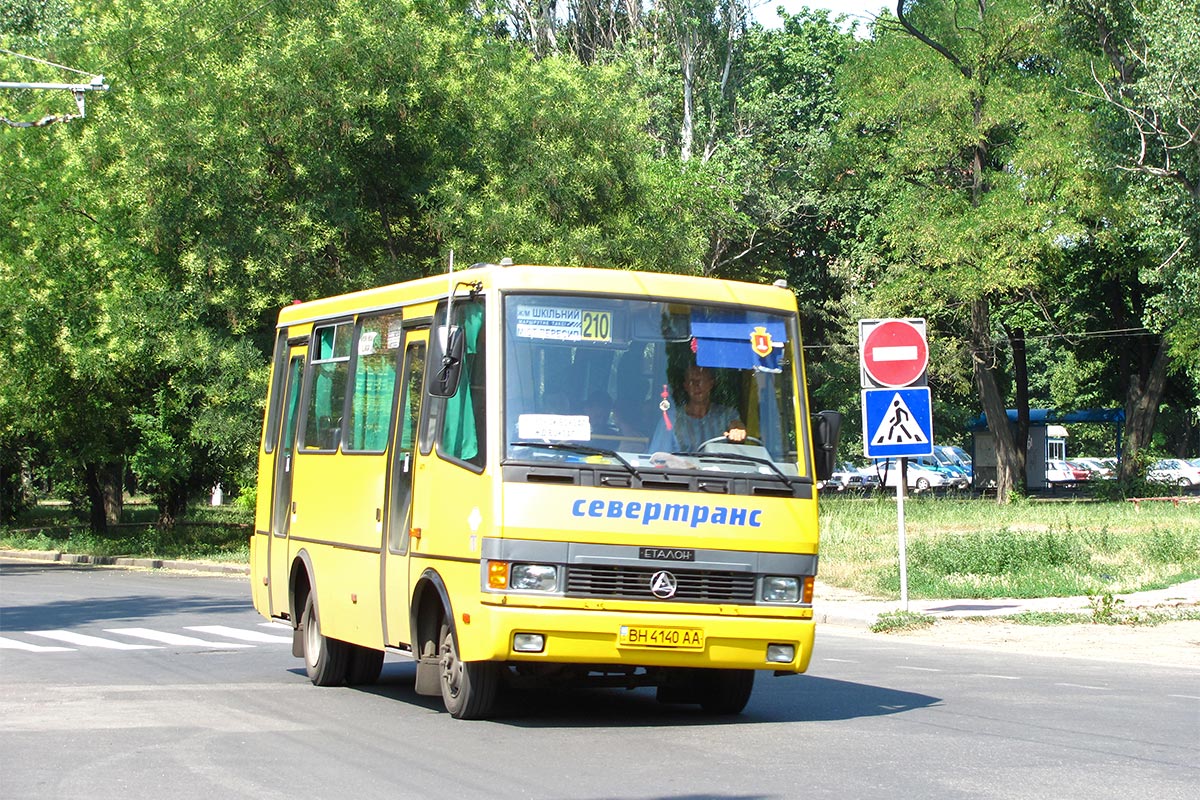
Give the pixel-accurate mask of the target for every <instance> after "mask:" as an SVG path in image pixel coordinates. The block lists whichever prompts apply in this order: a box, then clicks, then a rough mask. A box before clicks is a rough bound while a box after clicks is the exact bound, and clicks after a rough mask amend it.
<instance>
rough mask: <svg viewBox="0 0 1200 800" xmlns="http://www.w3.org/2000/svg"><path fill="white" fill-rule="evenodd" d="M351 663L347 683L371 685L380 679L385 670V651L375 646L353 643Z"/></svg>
mask: <svg viewBox="0 0 1200 800" xmlns="http://www.w3.org/2000/svg"><path fill="white" fill-rule="evenodd" d="M349 648H350V659H349V664H348V665H347V668H346V683H347V685H349V686H370V685H371V684H373V683H375V682H376V681H378V680H379V673H380V672H382V671H383V651H382V650H376V649H375V648H373V647H362V646H361V645H356V644H352V645H349Z"/></svg>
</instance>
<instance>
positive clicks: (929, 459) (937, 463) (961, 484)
mask: <svg viewBox="0 0 1200 800" xmlns="http://www.w3.org/2000/svg"><path fill="white" fill-rule="evenodd" d="M908 463H909V466H910V467H911V466H912V465H913V464H916V465H917V466H920V467H923V468H925V469H931V470H933V471H935V472H939V473H941V474H942V476H944V477H945V478H946V483H948V484H949V485H950V486H952V487H954V488H955V489H966V488H967V487H968V486H970V485H971V476H970V475H968V474H967V473H966V471H965V470H964V469H963V468H962V467H960V466H958V465H957V464H950V463H944V462H942V460H941V459H939V458H936V457H935V456H917V457H915V458H910V459H909V460H908Z"/></svg>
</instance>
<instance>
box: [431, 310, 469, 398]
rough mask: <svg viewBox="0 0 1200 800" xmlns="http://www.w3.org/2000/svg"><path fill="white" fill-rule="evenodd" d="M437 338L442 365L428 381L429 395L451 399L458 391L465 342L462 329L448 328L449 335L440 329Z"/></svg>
mask: <svg viewBox="0 0 1200 800" xmlns="http://www.w3.org/2000/svg"><path fill="white" fill-rule="evenodd" d="M438 338H439V340H440V341H439V344H441V350H442V363H441V364H440V365H439V366H438V367H437V371H436V372H434V373H433V376H432V378H431V379H430V381H429V393H430V394H431V395H433V396H434V397H451V396H453V395H454V393H455V392H456V391H457V390H458V379H459V377H460V376H461V375H462V360H463V351H464V349H465V348H466V341H467V340H466V336H465V334H464V333H463V329H462V327H461V326H458V325H455V326H454V327H452V328H450V333H449V335H447V334H446V329H445V328H444V327H443V328H441V329H440V330H439V331H438Z"/></svg>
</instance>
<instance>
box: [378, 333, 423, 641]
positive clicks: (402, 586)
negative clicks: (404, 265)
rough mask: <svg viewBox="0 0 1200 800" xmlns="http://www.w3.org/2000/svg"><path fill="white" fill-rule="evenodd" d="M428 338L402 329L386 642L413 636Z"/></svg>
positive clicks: (386, 560) (386, 551) (387, 542)
mask: <svg viewBox="0 0 1200 800" xmlns="http://www.w3.org/2000/svg"><path fill="white" fill-rule="evenodd" d="M428 343H429V330H428V329H420V330H409V331H407V332H406V334H405V339H404V366H403V372H402V373H401V375H402V378H401V383H400V405H399V408H398V413H397V415H396V433H395V437H396V438H395V440H394V441H393V443H392V451H391V453H392V454H391V464H390V465H389V469H388V476H389V477H388V493H387V514H386V517H385V519H386V524H385V525H384V529H383V539H384V541H383V545H384V546H383V574H382V576H381V580H382V582H383V587H382V588H383V611H384V614H383V625H384V631H383V633H384V639H385V640H386V642H387V644H389V645H397V644H402V643H403V644H410V642H409V638H410V637H411V633H410V631H409V623H408V619H409V616H408V604H409V603H408V601H409V597H408V593H409V586H408V551H409V544H410V541H409V538H410V537H409V534H410V531H411V520H412V487H413V470H414V467H415V462H414V457H415V456H416V449H417V431H418V424H419V422H420V419H421V393H422V390H423V388H424V384H425V351H426V348H427V346H428Z"/></svg>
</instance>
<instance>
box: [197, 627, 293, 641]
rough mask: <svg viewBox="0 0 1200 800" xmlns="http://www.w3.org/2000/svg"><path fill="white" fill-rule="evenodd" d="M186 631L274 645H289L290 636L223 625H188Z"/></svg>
mask: <svg viewBox="0 0 1200 800" xmlns="http://www.w3.org/2000/svg"><path fill="white" fill-rule="evenodd" d="M187 630H189V631H196V632H197V633H208V634H211V635H213V636H226V637H228V638H230V639H240V640H241V641H243V642H272V643H275V644H291V643H292V637H291V636H272V635H271V634H269V633H260V632H259V631H243V630H240V629H238V628H229V627H226V626H224V625H188V626H187Z"/></svg>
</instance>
